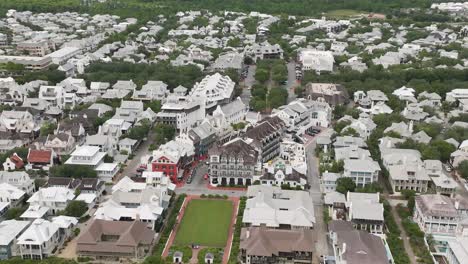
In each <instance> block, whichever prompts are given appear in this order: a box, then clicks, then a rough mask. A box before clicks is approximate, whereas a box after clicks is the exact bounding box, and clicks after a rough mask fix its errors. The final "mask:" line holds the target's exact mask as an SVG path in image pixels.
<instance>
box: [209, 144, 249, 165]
mask: <svg viewBox="0 0 468 264" xmlns="http://www.w3.org/2000/svg"><path fill="white" fill-rule="evenodd" d="M209 154H210V155H219V156H221V157H222V156H227V157H236V158H237V157H239V158H242V159H243V160H244V163H245V164H255V163H257V159H258V151H257V150H255V148H254V147H252V146H250V145H249V144H247V143H245V141H244V140H242V139H240V138H238V139H235V140H233V141H230V142H227V143H226V144H224V145H222V146H215V147H213V148H212V149H210V150H209Z"/></svg>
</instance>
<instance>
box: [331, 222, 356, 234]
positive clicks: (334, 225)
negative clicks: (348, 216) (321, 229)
mask: <svg viewBox="0 0 468 264" xmlns="http://www.w3.org/2000/svg"><path fill="white" fill-rule="evenodd" d="M328 230H330V231H333V232H339V231H351V230H354V228H353V223H352V222H350V221H343V220H333V221H331V222H330V223H329V224H328Z"/></svg>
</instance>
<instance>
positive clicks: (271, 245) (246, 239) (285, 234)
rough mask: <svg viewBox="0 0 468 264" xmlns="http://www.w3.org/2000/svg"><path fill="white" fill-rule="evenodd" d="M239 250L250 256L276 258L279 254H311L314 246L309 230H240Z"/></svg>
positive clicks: (258, 228) (254, 228)
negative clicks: (297, 252) (243, 250)
mask: <svg viewBox="0 0 468 264" xmlns="http://www.w3.org/2000/svg"><path fill="white" fill-rule="evenodd" d="M240 240H241V242H240V248H241V249H245V250H246V251H247V255H251V256H268V257H269V256H278V255H279V253H280V252H294V251H302V252H312V251H313V249H314V245H315V240H314V236H313V231H312V230H310V229H296V230H283V229H266V228H263V227H250V228H242V230H241V238H240Z"/></svg>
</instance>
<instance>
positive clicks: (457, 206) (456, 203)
mask: <svg viewBox="0 0 468 264" xmlns="http://www.w3.org/2000/svg"><path fill="white" fill-rule="evenodd" d="M459 208H460V201H458V200H455V209H457V210H458V209H459Z"/></svg>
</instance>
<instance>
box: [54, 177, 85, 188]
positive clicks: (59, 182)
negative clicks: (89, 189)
mask: <svg viewBox="0 0 468 264" xmlns="http://www.w3.org/2000/svg"><path fill="white" fill-rule="evenodd" d="M80 183H81V180H79V179H73V178H67V177H49V180H48V181H47V186H48V187H54V186H65V187H66V188H69V189H75V188H76V187H77V186H78V185H80Z"/></svg>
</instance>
